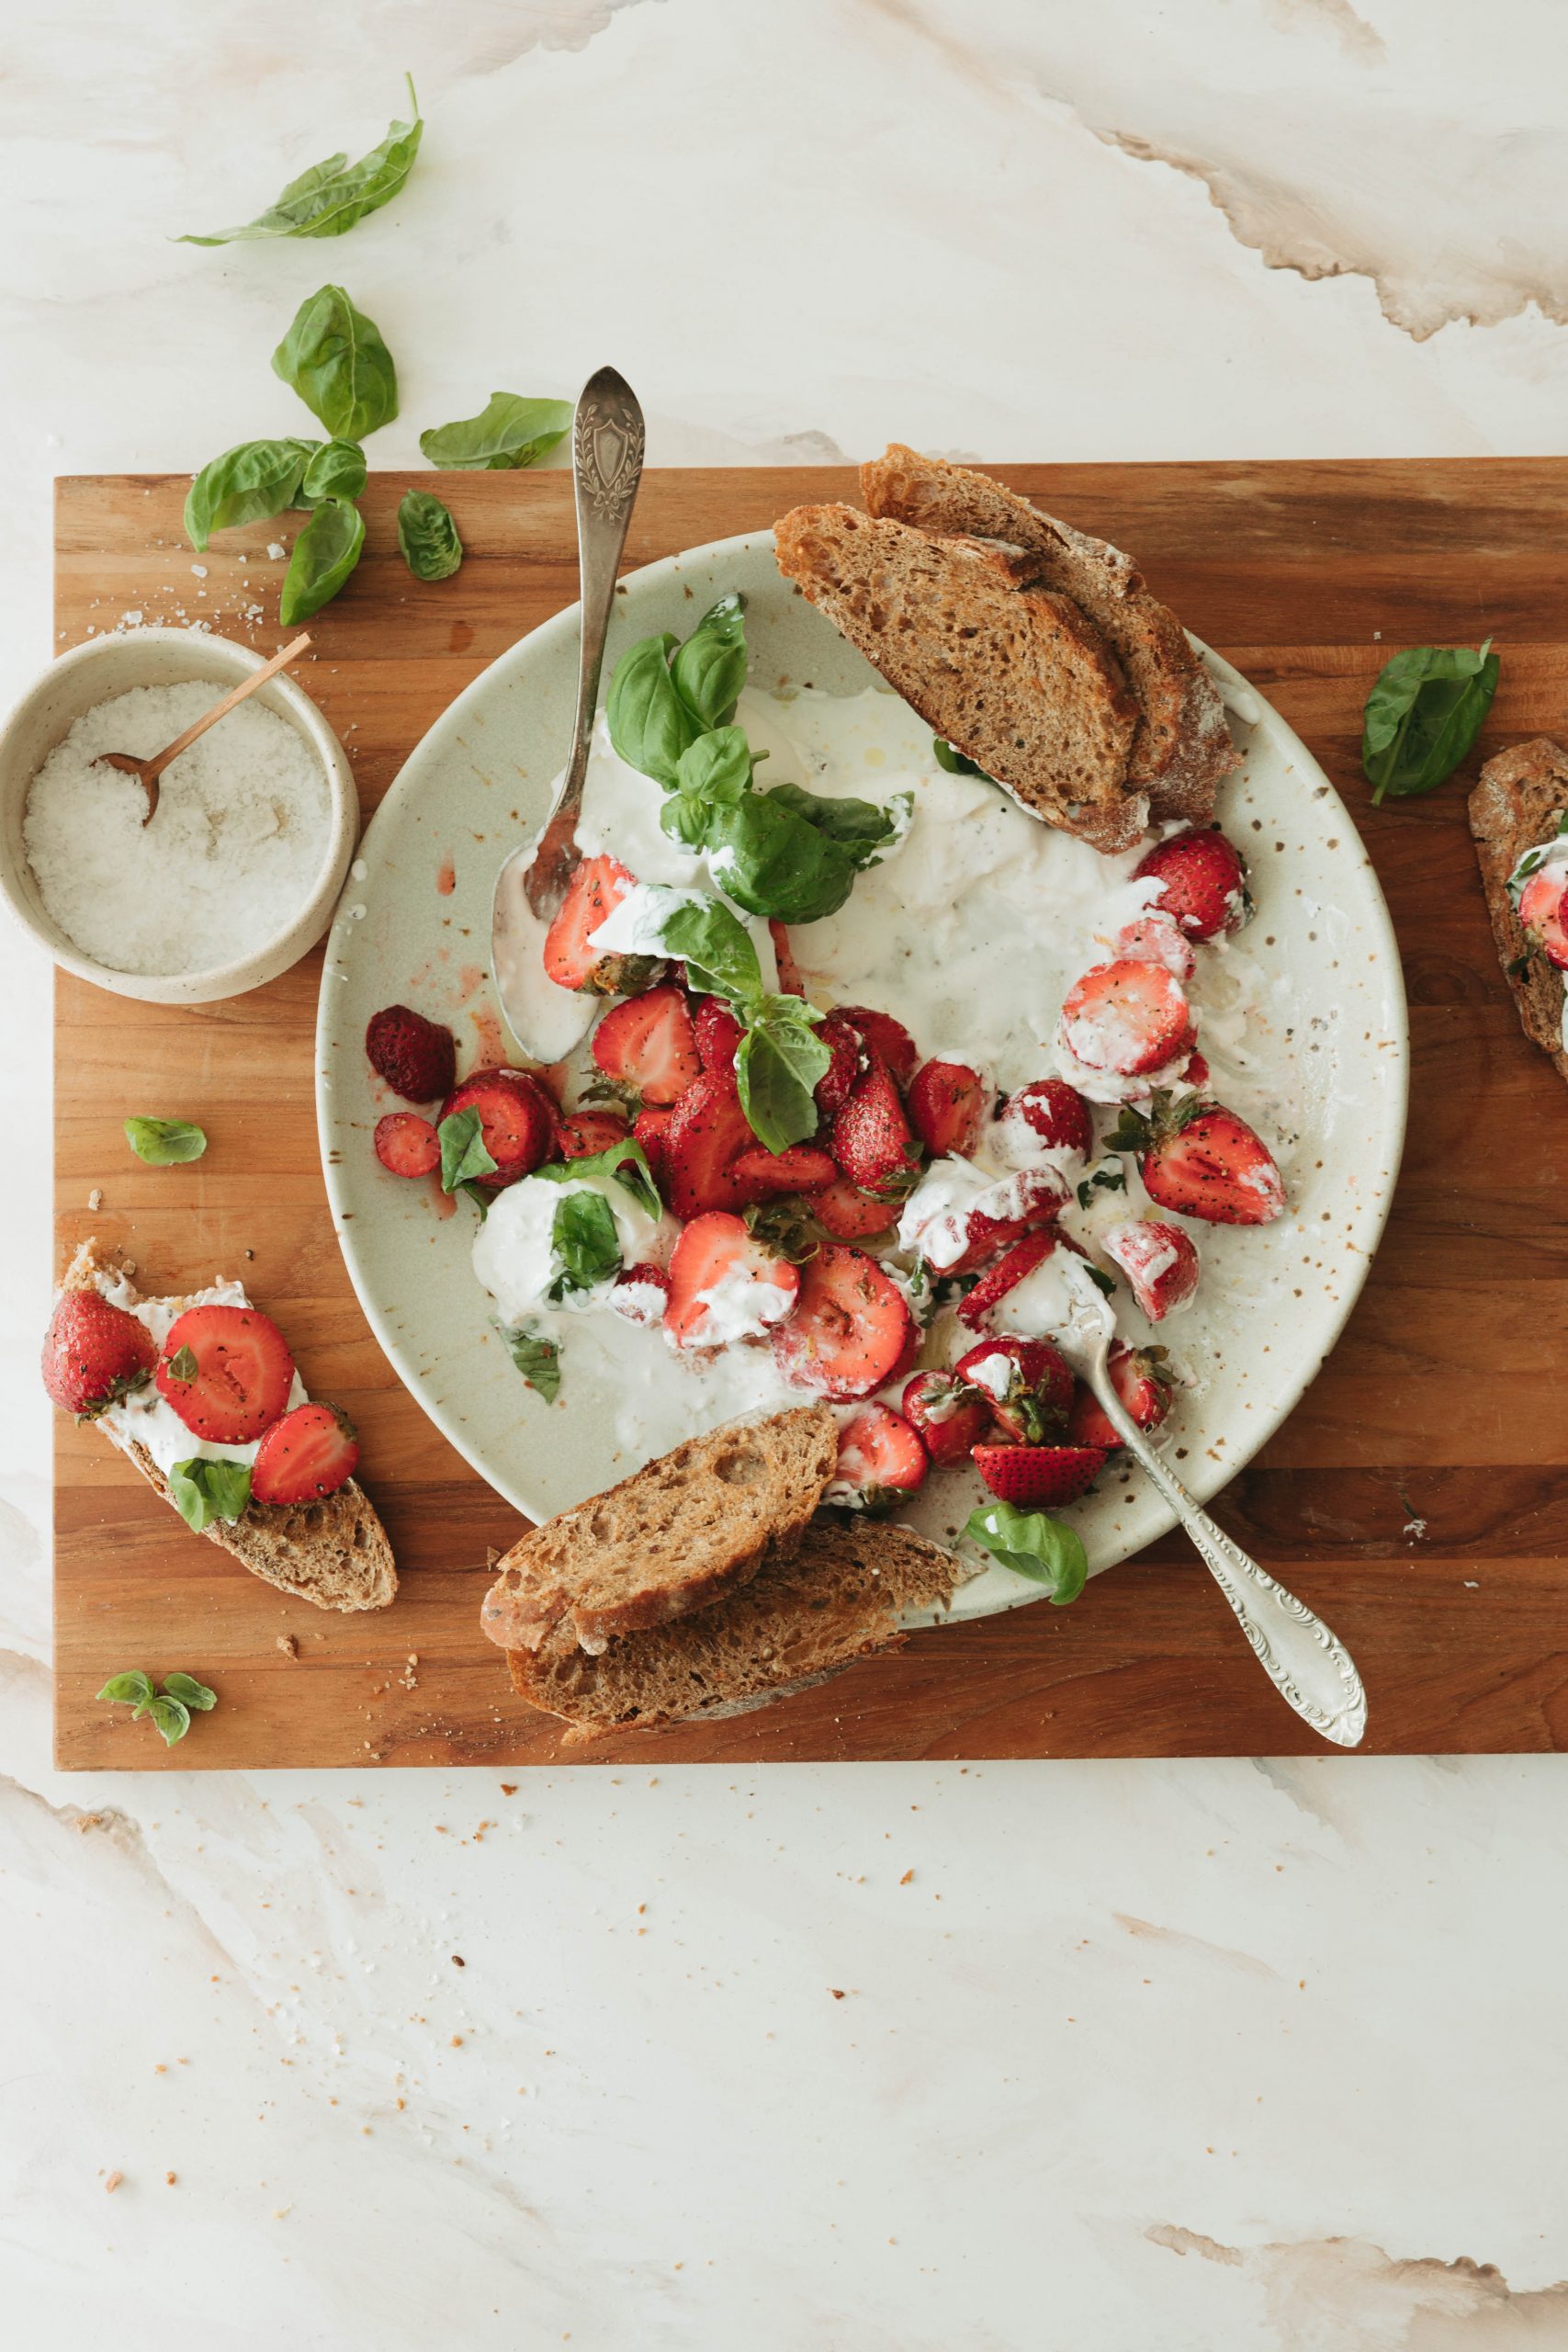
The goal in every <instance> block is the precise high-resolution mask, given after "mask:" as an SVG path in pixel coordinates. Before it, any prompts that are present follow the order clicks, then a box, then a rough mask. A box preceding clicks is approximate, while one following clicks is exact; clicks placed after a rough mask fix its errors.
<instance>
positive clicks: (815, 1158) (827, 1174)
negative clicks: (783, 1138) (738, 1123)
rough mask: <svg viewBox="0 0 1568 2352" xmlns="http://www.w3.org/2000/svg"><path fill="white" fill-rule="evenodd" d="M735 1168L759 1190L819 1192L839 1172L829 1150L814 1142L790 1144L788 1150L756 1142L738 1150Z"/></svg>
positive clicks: (833, 1179) (767, 1191)
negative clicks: (773, 1148) (739, 1151)
mask: <svg viewBox="0 0 1568 2352" xmlns="http://www.w3.org/2000/svg"><path fill="white" fill-rule="evenodd" d="M735 1172H736V1174H737V1175H738V1176H739V1177H740V1178H741V1179H742V1180H743V1181H744V1182H746V1183H748V1184H750V1185H751V1186H752V1187H754V1189H755V1190H756V1191H757V1192H759V1193H820V1192H822V1191H823V1190H825V1188H826V1187H827V1186H828V1185H829V1184H831V1183H834V1182H837V1181H838V1175H839V1171H838V1170H837V1169H836V1168H835V1167H834V1165H833V1162H832V1159H831V1157H830V1156H829V1153H827V1152H825V1151H822V1150H819V1149H818V1146H817V1145H816V1144H814V1143H795V1144H791V1146H790V1147H789V1149H788V1150H787V1151H768V1150H766V1149H765V1148H763V1146H762V1145H761V1144H758V1145H756V1146H755V1147H754V1148H753V1149H751V1150H750V1151H743V1152H742V1153H741V1155H740V1157H739V1159H738V1160H737V1161H736V1163H735Z"/></svg>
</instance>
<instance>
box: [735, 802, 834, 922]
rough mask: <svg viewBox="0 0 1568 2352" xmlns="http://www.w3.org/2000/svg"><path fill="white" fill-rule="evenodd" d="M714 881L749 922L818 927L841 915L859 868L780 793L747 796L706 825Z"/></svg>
mask: <svg viewBox="0 0 1568 2352" xmlns="http://www.w3.org/2000/svg"><path fill="white" fill-rule="evenodd" d="M706 846H707V853H708V865H709V870H710V871H711V873H712V875H713V877H714V880H715V881H716V883H717V884H718V886H719V888H721V889H722V890H723V892H724V894H725V896H726V898H728V899H734V901H735V903H736V905H737V906H738V907H744V908H745V910H746V911H747V913H748V914H752V915H768V916H772V917H773V918H774V919H775V920H776V921H778V922H820V920H821V919H822V917H823V916H824V915H831V914H837V912H838V910H839V909H840V907H841V906H842V905H843V904H844V901H845V900H846V899H848V897H849V895H850V892H851V891H852V889H853V888H854V881H855V875H856V873H857V872H858V871H859V861H858V860H857V859H856V858H855V857H854V856H853V855H852V853H851V852H850V851H849V850H847V849H845V848H843V847H842V846H841V844H840V842H836V841H834V840H833V839H832V838H831V836H830V835H829V834H827V833H824V832H821V831H818V828H817V826H816V825H814V824H812V823H811V822H810V821H809V820H808V819H807V818H805V817H803V816H801V815H800V814H799V813H798V812H797V811H796V810H795V809H792V808H791V807H790V805H789V803H788V802H787V801H785V800H782V799H780V797H779V796H778V794H777V793H776V792H748V793H745V794H744V795H743V796H742V797H741V798H740V799H739V800H738V801H737V802H736V803H735V805H734V807H733V808H728V809H727V808H719V809H715V810H714V811H713V814H712V816H711V817H710V819H709V820H708V826H707V836H706Z"/></svg>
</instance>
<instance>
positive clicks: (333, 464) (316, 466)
mask: <svg viewBox="0 0 1568 2352" xmlns="http://www.w3.org/2000/svg"><path fill="white" fill-rule="evenodd" d="M365 482H366V465H365V452H364V450H363V449H362V448H361V447H360V446H359V444H358V442H357V441H323V442H322V443H321V447H320V448H319V449H318V450H317V451H316V453H315V455H314V457H313V458H311V459H310V464H309V465H308V466H307V467H306V469H305V476H304V480H303V481H301V482H300V484H299V496H300V499H301V501H302V503H304V504H305V505H307V506H320V505H321V503H322V502H323V500H325V499H328V498H350V499H352V498H363V497H364V495H365Z"/></svg>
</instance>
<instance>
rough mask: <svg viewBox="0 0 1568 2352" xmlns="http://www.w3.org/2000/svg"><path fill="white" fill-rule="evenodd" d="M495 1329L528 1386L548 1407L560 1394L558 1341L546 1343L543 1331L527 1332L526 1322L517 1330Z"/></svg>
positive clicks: (497, 1327)
mask: <svg viewBox="0 0 1568 2352" xmlns="http://www.w3.org/2000/svg"><path fill="white" fill-rule="evenodd" d="M496 1329H497V1330H498V1331H500V1333H501V1336H502V1339H503V1340H505V1342H506V1352H507V1354H508V1355H509V1356H510V1357H511V1358H512V1361H513V1363H514V1364H515V1365H516V1366H517V1369H518V1371H519V1372H520V1373H521V1374H522V1375H523V1377H524V1380H525V1382H526V1383H527V1385H528V1386H529V1387H530V1388H533V1389H536V1391H537V1392H538V1394H539V1395H540V1396H541V1397H543V1398H544V1400H545V1402H546V1404H547V1405H553V1404H554V1403H555V1401H556V1398H557V1397H558V1396H559V1395H560V1357H561V1351H560V1342H559V1340H547V1339H546V1338H545V1336H544V1334H543V1332H542V1331H530V1330H529V1329H528V1327H527V1325H526V1324H523V1325H521V1326H520V1327H519V1328H518V1329H516V1330H512V1329H508V1328H507V1327H506V1326H505V1325H503V1324H499V1323H498V1324H497V1326H496Z"/></svg>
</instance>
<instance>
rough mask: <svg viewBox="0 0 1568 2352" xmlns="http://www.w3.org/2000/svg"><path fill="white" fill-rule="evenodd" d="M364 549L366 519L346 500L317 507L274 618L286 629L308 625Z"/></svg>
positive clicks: (292, 561) (297, 546) (302, 535)
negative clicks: (296, 625) (313, 614)
mask: <svg viewBox="0 0 1568 2352" xmlns="http://www.w3.org/2000/svg"><path fill="white" fill-rule="evenodd" d="M364 549H365V517H364V516H363V515H361V513H360V511H359V509H358V507H357V506H351V505H350V504H349V503H348V501H347V499H345V498H329V499H328V500H327V502H326V503H325V505H324V506H318V507H317V509H316V511H315V513H314V514H313V515H311V517H310V521H309V522H308V523H307V524H306V526H305V527H304V529H303V530H302V531H301V532H300V534H299V537H298V538H297V539H296V540H295V542H294V552H293V554H292V555H291V556H290V557H289V559H288V571H286V572H285V573H284V576H283V594H282V595H281V597H280V598H279V599H278V605H277V617H278V619H279V621H280V622H281V624H282V626H283V627H284V628H293V626H294V624H295V622H296V621H308V620H309V619H310V615H311V614H312V613H319V612H320V611H321V606H322V605H330V604H331V602H332V600H333V597H334V596H335V595H336V594H337V593H338V590H339V589H340V588H341V587H342V586H343V584H344V582H345V581H346V580H347V578H348V576H349V573H350V572H351V571H353V570H354V567H355V564H356V563H357V562H358V561H359V559H360V556H361V555H362V554H363V553H364Z"/></svg>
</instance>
